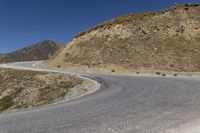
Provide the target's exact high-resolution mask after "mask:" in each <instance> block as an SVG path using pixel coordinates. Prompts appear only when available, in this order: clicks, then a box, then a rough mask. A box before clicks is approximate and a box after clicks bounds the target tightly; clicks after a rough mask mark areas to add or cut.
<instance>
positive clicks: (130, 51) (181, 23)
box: [46, 4, 200, 72]
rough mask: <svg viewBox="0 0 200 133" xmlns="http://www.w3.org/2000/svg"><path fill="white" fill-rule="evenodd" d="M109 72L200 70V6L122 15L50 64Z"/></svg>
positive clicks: (75, 41)
mask: <svg viewBox="0 0 200 133" xmlns="http://www.w3.org/2000/svg"><path fill="white" fill-rule="evenodd" d="M46 64H47V65H49V66H54V67H69V66H72V67H73V66H77V67H85V68H88V69H99V70H105V71H118V70H150V71H151V70H159V71H178V72H188V71H190V72H197V71H198V72H199V71H200V5H198V4H184V5H175V6H173V7H171V8H169V9H166V10H163V11H159V12H150V13H140V14H130V15H125V16H121V17H118V18H115V19H112V20H110V21H107V22H105V23H102V24H100V25H97V26H95V27H93V28H91V29H88V30H86V31H84V32H81V33H79V34H78V35H76V36H75V37H74V38H73V39H72V40H71V41H70V42H69V43H68V44H67V46H66V47H65V48H64V49H63V50H62V51H59V52H57V53H56V54H55V56H53V57H52V58H51V59H50V60H48V61H47V62H46Z"/></svg>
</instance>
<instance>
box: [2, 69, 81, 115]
mask: <svg viewBox="0 0 200 133" xmlns="http://www.w3.org/2000/svg"><path fill="white" fill-rule="evenodd" d="M82 83H83V81H82V80H81V79H77V78H75V77H72V76H67V75H64V74H56V73H46V72H33V71H22V70H12V69H3V68H0V112H3V111H7V110H16V109H21V108H28V107H34V106H40V105H44V104H50V103H53V102H55V101H58V100H62V99H64V97H65V95H66V94H67V93H68V92H69V90H70V89H71V88H73V87H75V86H77V85H81V84H82Z"/></svg>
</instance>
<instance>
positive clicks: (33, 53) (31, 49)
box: [0, 40, 61, 62]
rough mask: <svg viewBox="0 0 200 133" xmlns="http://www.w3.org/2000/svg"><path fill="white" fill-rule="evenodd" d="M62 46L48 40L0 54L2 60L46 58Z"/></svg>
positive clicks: (14, 60)
mask: <svg viewBox="0 0 200 133" xmlns="http://www.w3.org/2000/svg"><path fill="white" fill-rule="evenodd" d="M60 47H61V44H60V43H57V42H54V41H50V40H46V41H42V42H39V43H36V44H33V45H31V46H28V47H26V48H23V49H20V50H17V51H14V52H10V53H5V54H0V62H16V61H33V60H45V59H48V58H49V57H50V56H51V55H53V54H54V53H55V52H56V51H57V50H58V49H59V48H60Z"/></svg>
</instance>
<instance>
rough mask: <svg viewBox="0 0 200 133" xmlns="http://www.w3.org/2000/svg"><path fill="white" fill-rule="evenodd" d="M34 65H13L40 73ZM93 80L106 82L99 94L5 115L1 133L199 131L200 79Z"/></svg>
mask: <svg viewBox="0 0 200 133" xmlns="http://www.w3.org/2000/svg"><path fill="white" fill-rule="evenodd" d="M33 63H35V62H28V63H15V64H11V66H12V67H18V68H19V67H20V68H23V69H25V68H29V69H33V70H35V67H36V66H34V65H33ZM43 70H44V69H43ZM45 70H47V69H45ZM62 72H63V70H62ZM67 73H68V72H67ZM90 76H91V77H92V79H95V80H98V81H99V82H101V83H102V85H101V87H100V89H99V90H97V91H96V92H94V93H92V94H90V95H87V96H84V97H81V98H79V99H76V100H72V101H70V102H63V103H59V104H52V105H48V106H44V107H40V108H35V109H32V110H25V111H20V112H15V113H2V114H0V133H199V132H200V80H199V78H198V77H195V78H192V77H187V78H186V77H182V78H180V77H142V76H138V77H136V76H135V77H134V76H129V77H128V76H109V75H90Z"/></svg>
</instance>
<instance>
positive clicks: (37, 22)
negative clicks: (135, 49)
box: [0, 0, 200, 52]
mask: <svg viewBox="0 0 200 133" xmlns="http://www.w3.org/2000/svg"><path fill="white" fill-rule="evenodd" d="M188 2H190V3H200V0H0V52H9V51H13V50H16V49H19V48H22V47H25V46H27V45H29V44H33V43H36V42H38V41H42V40H46V39H50V40H56V41H59V42H62V43H67V42H68V41H69V40H70V39H71V38H72V37H73V36H74V35H75V34H76V33H78V32H80V31H83V30H85V29H87V28H89V27H91V26H94V25H96V24H99V23H101V22H104V21H106V20H108V19H112V18H114V17H116V16H120V15H124V14H128V13H135V12H146V11H157V10H161V9H164V8H168V7H170V6H171V5H173V4H174V3H188Z"/></svg>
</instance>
